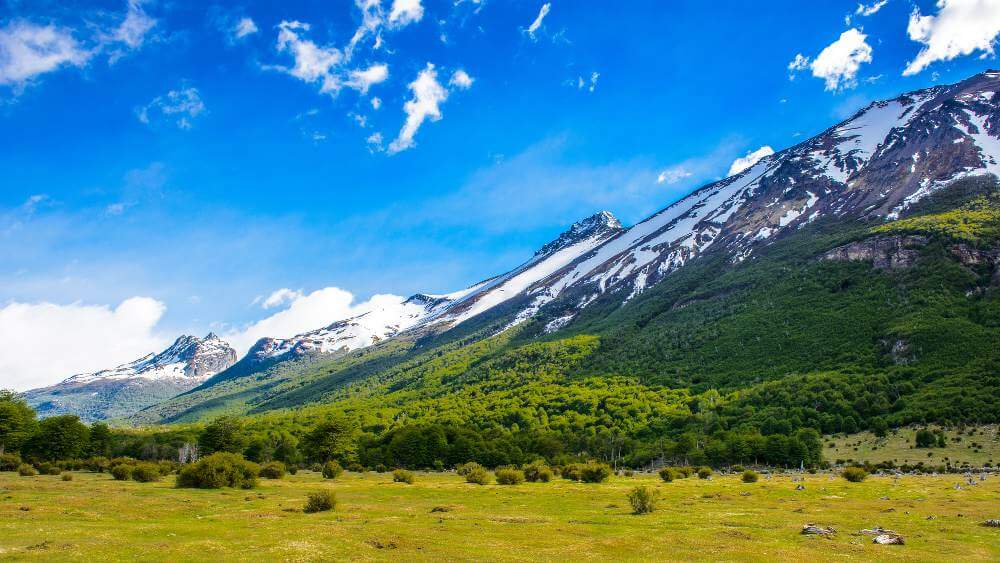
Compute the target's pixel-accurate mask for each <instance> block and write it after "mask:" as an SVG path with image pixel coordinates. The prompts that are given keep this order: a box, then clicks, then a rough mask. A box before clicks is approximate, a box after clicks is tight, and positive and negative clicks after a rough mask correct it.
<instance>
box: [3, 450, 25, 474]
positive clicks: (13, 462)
mask: <svg viewBox="0 0 1000 563" xmlns="http://www.w3.org/2000/svg"><path fill="white" fill-rule="evenodd" d="M20 466H21V456H19V455H17V454H16V453H14V454H3V455H0V471H17V468H18V467H20Z"/></svg>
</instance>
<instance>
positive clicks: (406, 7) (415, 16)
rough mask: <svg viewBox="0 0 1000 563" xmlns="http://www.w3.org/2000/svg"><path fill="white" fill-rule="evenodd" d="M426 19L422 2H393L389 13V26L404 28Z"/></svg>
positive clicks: (415, 0) (414, 0)
mask: <svg viewBox="0 0 1000 563" xmlns="http://www.w3.org/2000/svg"><path fill="white" fill-rule="evenodd" d="M422 17H424V7H423V6H422V5H421V4H420V0H392V10H390V11H389V25H391V26H393V27H403V26H406V25H409V24H411V23H416V22H418V21H420V18H422Z"/></svg>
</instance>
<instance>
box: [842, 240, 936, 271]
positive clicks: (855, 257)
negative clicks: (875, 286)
mask: <svg viewBox="0 0 1000 563" xmlns="http://www.w3.org/2000/svg"><path fill="white" fill-rule="evenodd" d="M926 244H927V237H924V236H915V235H909V236H878V237H872V238H868V239H865V240H860V241H856V242H852V243H850V244H845V245H844V246H838V247H837V248H834V249H833V250H830V251H829V252H827V253H826V254H824V255H823V259H824V260H844V261H848V260H849V261H856V262H862V261H863V262H871V263H872V266H873V267H874V268H875V269H877V270H898V269H901V268H909V267H911V266H913V263H914V262H915V261H916V259H917V257H918V256H919V255H920V250H919V249H920V248H921V247H923V246H925V245H926Z"/></svg>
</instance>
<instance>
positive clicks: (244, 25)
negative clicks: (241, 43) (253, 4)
mask: <svg viewBox="0 0 1000 563" xmlns="http://www.w3.org/2000/svg"><path fill="white" fill-rule="evenodd" d="M257 31H258V29H257V24H256V23H254V21H253V19H252V18H248V17H243V18H240V21H238V22H236V27H234V28H233V36H234V37H235V38H236V39H243V38H244V37H246V36H247V35H253V34H254V33H257Z"/></svg>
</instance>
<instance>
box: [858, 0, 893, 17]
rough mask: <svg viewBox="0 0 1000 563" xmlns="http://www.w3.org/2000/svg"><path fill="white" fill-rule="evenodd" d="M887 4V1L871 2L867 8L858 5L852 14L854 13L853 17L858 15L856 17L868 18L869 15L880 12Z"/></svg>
mask: <svg viewBox="0 0 1000 563" xmlns="http://www.w3.org/2000/svg"><path fill="white" fill-rule="evenodd" d="M888 3H889V0H879V1H877V2H873V3H871V4H869V5H867V6H865V5H864V4H858V9H857V10H854V13H855V15H858V16H862V17H867V16H870V15H872V14H874V13H876V12H878V11H879V10H881V9H882V7H883V6H885V5H886V4H888Z"/></svg>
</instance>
